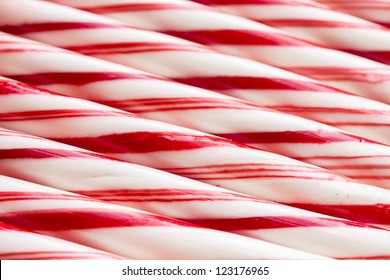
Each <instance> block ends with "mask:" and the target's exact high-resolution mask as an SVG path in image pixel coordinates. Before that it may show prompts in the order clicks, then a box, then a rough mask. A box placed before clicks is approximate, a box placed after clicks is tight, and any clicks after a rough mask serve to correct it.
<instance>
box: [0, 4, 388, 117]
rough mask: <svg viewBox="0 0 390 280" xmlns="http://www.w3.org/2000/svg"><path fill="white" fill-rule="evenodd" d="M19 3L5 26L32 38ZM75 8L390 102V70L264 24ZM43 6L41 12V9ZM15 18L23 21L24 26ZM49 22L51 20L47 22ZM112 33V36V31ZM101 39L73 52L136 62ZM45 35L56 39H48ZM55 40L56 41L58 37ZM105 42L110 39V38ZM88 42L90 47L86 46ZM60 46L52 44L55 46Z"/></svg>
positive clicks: (119, 8) (132, 9)
mask: <svg viewBox="0 0 390 280" xmlns="http://www.w3.org/2000/svg"><path fill="white" fill-rule="evenodd" d="M17 2H18V1H14V2H12V3H13V4H5V3H3V6H6V7H5V8H3V10H4V11H3V13H4V14H7V15H8V18H9V19H4V17H2V21H5V22H8V23H10V25H9V26H6V27H5V29H4V30H5V31H7V30H8V31H11V32H19V33H20V34H23V33H24V32H25V33H29V32H32V30H33V29H34V26H32V27H31V25H33V23H34V22H37V20H38V16H37V15H36V14H34V15H31V13H25V14H26V15H24V14H23V13H20V12H19V9H18V7H17V6H18V4H17ZM74 2H75V1H71V0H62V1H61V3H65V4H68V3H70V4H71V5H73V4H75V6H76V7H80V8H85V9H86V10H89V11H92V12H97V13H99V12H101V13H102V14H104V15H106V16H110V17H114V18H116V19H119V20H122V21H124V22H127V23H128V24H130V25H131V26H136V27H140V28H146V29H151V30H155V31H159V32H164V33H168V34H171V35H175V36H178V37H181V38H184V39H188V40H192V41H195V42H198V43H202V44H205V45H208V46H209V47H212V48H214V49H217V50H220V51H223V52H226V53H229V54H233V55H238V56H243V57H246V58H249V59H253V60H257V61H259V62H263V63H267V64H270V65H273V66H277V67H280V68H283V69H286V70H289V71H292V72H296V73H298V74H302V75H306V76H309V77H311V78H314V79H316V80H319V81H321V82H323V83H327V84H329V85H332V86H335V87H338V88H340V89H343V90H348V91H350V92H353V93H355V94H358V95H362V96H365V97H369V98H374V99H377V100H380V101H383V102H387V103H389V102H390V97H389V94H388V91H389V89H390V68H389V67H388V66H386V65H384V64H380V63H377V62H374V61H370V60H367V59H363V58H361V57H358V56H353V55H350V54H347V53H344V52H340V51H336V50H331V49H327V48H323V47H320V46H319V45H317V44H312V43H310V42H308V41H304V40H301V39H298V38H296V37H292V36H290V35H288V34H286V33H282V32H281V30H278V29H275V28H271V27H269V26H266V25H263V24H260V23H257V24H256V22H253V21H249V20H246V19H243V18H239V17H236V16H233V15H229V14H224V13H220V12H218V11H217V10H214V9H211V8H207V7H206V6H202V5H198V4H196V3H191V2H188V1H181V0H153V1H143V0H141V1H140V0H137V1H132V0H127V1H123V0H114V1H111V0H106V1H96V0H87V1H82V2H80V1H77V2H75V3H74ZM244 4H245V1H244ZM12 5H13V6H15V8H14V9H12V7H11V6H12ZM23 5H24V4H23ZM30 5H31V6H36V7H35V9H36V10H38V12H37V13H44V11H45V10H46V9H44V6H46V5H44V3H41V4H33V3H30ZM38 5H39V6H41V7H40V8H38ZM31 8H32V7H31ZM37 8H38V9H37ZM58 12H59V11H58ZM52 14H54V12H53V13H52ZM7 15H5V17H7ZM15 18H20V20H17V19H15ZM41 18H42V17H41ZM41 18H39V19H41ZM44 18H46V17H44ZM23 19H24V20H25V21H24V23H25V22H28V24H23ZM80 19H81V17H80ZM184 19H187V20H184ZM44 21H45V20H44ZM49 21H50V19H48V20H46V21H45V22H49ZM13 23H14V25H13ZM19 24H20V25H19ZM38 28H39V26H37V27H36V29H38ZM60 28H61V27H60V26H57V29H58V30H59V29H60ZM44 31H46V30H44ZM59 32H60V35H58V34H57V36H60V37H61V39H57V40H55V41H60V43H59V44H60V45H61V44H65V45H66V44H68V42H66V41H67V40H64V39H63V37H64V36H67V35H69V33H70V32H66V31H59ZM65 32H66V33H65ZM106 32H107V33H108V31H106ZM61 33H65V34H66V35H61ZM96 33H97V32H95V33H94V34H93V35H91V36H95V37H94V39H95V42H93V40H91V39H89V40H88V39H86V38H85V39H84V38H83V37H82V39H81V41H77V40H78V39H79V38H81V36H77V34H75V35H76V38H75V39H76V41H77V42H78V44H75V45H70V49H73V50H76V51H79V52H82V53H84V54H88V55H94V56H98V57H100V58H104V59H109V60H115V61H116V62H118V63H125V64H126V61H127V60H128V59H130V58H128V59H126V58H125V54H123V53H124V52H126V51H128V52H131V51H129V48H128V49H126V48H125V47H124V44H123V43H122V44H121V42H123V39H121V40H118V42H116V43H114V42H113V41H112V37H111V36H110V39H109V40H107V42H106V43H104V42H103V41H102V40H101V39H97V38H96V37H97V35H96ZM44 34H45V35H46V36H50V34H48V33H44ZM26 35H27V36H29V37H30V38H34V37H36V38H37V39H40V38H43V37H44V36H45V35H40V34H39V33H38V34H36V35H35V36H34V34H31V35H29V34H26ZM51 35H52V36H54V35H55V34H51ZM102 36H103V35H102ZM389 36H390V33H389ZM56 38H57V37H56ZM104 38H107V36H105V37H104ZM83 39H84V41H85V42H89V44H88V43H83ZM53 40H54V39H53ZM69 40H70V39H69ZM382 40H383V39H382ZM55 41H51V43H53V42H55ZM68 46H69V45H68ZM305 98H306V97H305ZM305 98H304V99H305ZM313 99H314V97H313ZM284 105H285V106H286V105H289V104H284ZM286 107H287V108H283V106H281V108H280V109H281V110H291V111H294V109H295V108H294V107H292V108H290V107H288V106H286Z"/></svg>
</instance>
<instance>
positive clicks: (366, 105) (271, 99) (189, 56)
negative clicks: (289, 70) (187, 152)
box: [0, 1, 390, 143]
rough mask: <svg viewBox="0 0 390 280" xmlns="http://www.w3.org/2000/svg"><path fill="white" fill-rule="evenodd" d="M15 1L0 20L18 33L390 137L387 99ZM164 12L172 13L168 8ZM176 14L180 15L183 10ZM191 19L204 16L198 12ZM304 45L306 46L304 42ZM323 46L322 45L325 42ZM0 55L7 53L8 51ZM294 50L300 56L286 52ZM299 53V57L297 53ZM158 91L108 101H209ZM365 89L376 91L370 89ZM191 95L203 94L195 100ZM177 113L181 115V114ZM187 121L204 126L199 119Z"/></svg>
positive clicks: (159, 105)
mask: <svg viewBox="0 0 390 280" xmlns="http://www.w3.org/2000/svg"><path fill="white" fill-rule="evenodd" d="M20 3H22V2H19V1H9V2H7V1H5V2H2V3H1V4H0V7H2V9H0V11H3V13H6V14H7V15H10V17H7V15H4V16H2V17H0V24H1V22H3V23H4V24H11V25H12V24H13V25H12V28H11V29H12V30H13V31H14V32H16V33H18V32H19V33H20V32H22V33H23V32H24V33H25V34H24V35H26V36H29V37H32V38H34V39H38V40H43V41H46V42H48V43H51V44H55V45H59V46H61V47H67V48H70V49H73V50H78V51H81V52H83V53H85V54H91V55H93V56H97V57H100V58H103V59H108V60H111V61H114V62H119V63H122V64H126V65H128V66H135V67H138V68H142V69H144V70H147V71H150V72H154V73H157V74H162V75H166V76H171V77H176V78H177V79H178V80H179V81H183V82H187V83H194V84H195V85H199V86H203V87H206V88H209V89H214V90H218V91H221V92H222V93H225V94H228V95H233V96H237V97H240V98H243V99H247V100H249V101H252V102H255V103H257V104H259V105H262V106H264V107H267V108H272V109H277V110H281V111H285V112H287V113H292V114H296V115H299V116H302V117H307V118H310V119H313V120H316V121H320V122H324V123H327V124H330V125H334V126H337V127H339V128H342V129H346V130H348V131H351V132H354V133H358V134H360V135H362V136H365V137H367V138H371V139H374V140H377V141H380V142H384V143H390V136H389V134H390V129H389V124H390V120H389V119H390V114H389V112H390V110H389V107H387V106H386V105H384V104H380V103H377V102H373V101H370V100H367V99H362V98H358V97H356V96H353V95H348V94H346V93H342V92H340V91H337V90H334V89H331V88H328V87H323V86H321V85H319V84H317V83H315V82H314V81H310V80H307V79H305V80H304V79H302V78H301V77H298V76H294V75H290V74H289V75H288V76H286V74H283V73H285V72H283V71H280V70H277V69H275V68H269V67H268V66H265V65H261V64H256V63H253V62H249V61H244V60H240V59H235V58H233V57H229V56H226V55H222V54H218V53H216V52H211V51H210V50H208V49H207V48H205V47H203V46H201V45H196V44H192V43H190V42H185V41H182V40H178V39H177V40H175V39H174V38H172V37H168V36H163V35H158V34H157V33H152V32H145V31H141V30H134V29H128V28H125V27H123V25H121V26H119V25H118V24H116V23H115V22H113V21H111V20H109V19H105V18H103V17H99V16H93V15H91V14H88V13H82V12H77V11H76V10H74V9H73V10H72V9H66V8H62V7H60V6H56V5H50V4H49V3H37V2H34V1H26V3H25V4H23V6H24V7H26V10H36V12H34V13H28V14H27V13H25V14H24V13H20V11H19V8H18V7H19V5H21V4H20ZM23 3H24V2H23ZM15 4H17V5H15ZM46 5H48V6H46ZM3 6H4V7H3ZM46 7H48V8H46ZM53 7H54V8H53ZM13 8H14V9H15V10H14V9H13ZM0 13H1V12H0ZM57 14H61V19H59V18H58V17H55V18H51V17H53V15H57ZM50 15H51V16H50ZM195 15H198V11H195ZM199 15H202V13H200V14H199ZM228 17H229V16H228ZM146 18H148V19H149V18H152V17H149V16H148V17H146ZM169 18H176V17H175V16H170V17H169ZM210 18H213V17H212V16H211V17H210ZM234 19H235V18H234ZM53 20H54V21H53ZM178 20H179V21H180V18H178ZM26 22H27V23H26ZM180 22H181V21H180ZM191 22H201V20H193V21H191ZM244 22H245V20H244ZM180 24H181V23H180ZM229 24H230V22H229ZM11 25H10V26H11ZM255 25H256V23H255ZM26 28H27V29H28V30H27V31H26ZM5 29H7V28H5ZM8 29H10V28H8ZM45 30H46V31H45ZM47 30H50V31H47ZM274 33H275V32H274ZM4 47H5V48H6V49H5V51H7V50H8V51H9V48H10V46H9V45H5V46H4ZM95 48H97V49H95ZM105 48H108V49H105ZM239 49H240V50H241V49H245V48H241V47H240V48H239ZM283 49H284V48H283ZM287 49H290V48H287ZM294 49H295V48H294ZM303 49H304V53H306V52H307V50H309V49H310V48H306V47H304V48H303ZM30 50H31V49H30ZM83 50H84V51H85V52H84V51H83ZM301 50H302V48H301ZM323 50H324V51H326V49H323ZM299 52H301V51H299ZM309 53H310V52H309ZM4 55H9V52H8V53H6V54H4ZM34 55H39V54H34ZM347 56H348V55H347ZM266 57H269V55H267V56H266ZM280 57H282V56H280ZM291 57H297V56H296V55H291ZM314 57H324V59H325V60H326V61H327V63H328V61H329V60H331V59H329V57H326V56H324V55H320V54H318V53H317V55H314ZM284 60H285V59H283V61H284ZM297 60H298V61H304V60H303V59H299V58H298V57H297ZM334 61H335V59H334ZM340 63H341V64H344V63H345V61H343V60H341V61H340ZM213 64H214V65H213ZM386 67H387V66H386ZM211 68H212V69H211ZM389 69H390V68H389ZM389 73H390V72H389ZM371 76H372V75H371ZM191 77H192V78H191ZM19 78H20V77H19ZM297 79H298V80H297ZM28 81H30V82H33V81H31V80H28ZM173 90H175V92H178V95H176V94H172V93H171V92H172V91H173ZM137 91H138V89H137ZM162 91H165V90H164V88H161V89H160V90H159V92H158V93H157V94H155V95H153V96H151V95H150V94H149V96H148V97H147V98H143V99H142V100H141V98H137V100H132V101H131V102H127V103H125V102H116V101H114V102H112V103H111V104H108V105H111V106H114V107H118V106H121V105H122V106H121V107H120V108H122V109H129V110H132V111H133V112H139V113H144V114H146V116H147V117H153V116H152V114H153V115H156V114H158V115H159V116H161V115H163V114H164V115H166V114H173V112H172V111H170V112H165V111H164V112H162V111H163V110H167V109H169V108H172V107H174V108H178V107H180V108H181V109H182V112H181V113H183V112H185V111H183V110H184V109H186V108H194V107H197V108H202V106H203V107H204V106H210V102H206V100H207V99H205V95H202V96H201V95H200V93H205V92H204V91H202V92H199V91H196V92H195V95H193V93H191V94H188V95H186V93H189V91H190V89H188V88H184V87H180V86H179V85H175V84H171V86H170V88H169V89H168V88H167V89H166V91H167V92H170V94H168V93H165V94H164V96H161V95H162V94H161V92H162ZM149 92H150V91H149ZM193 92H194V91H193ZM370 92H374V91H372V90H370ZM167 95H169V96H167ZM185 95H186V96H185ZM386 95H387V93H386ZM196 96H198V97H199V98H201V100H194V99H193V98H195V97H196ZM208 96H210V95H208ZM162 98H165V99H164V100H163V99H162ZM134 99H135V98H134ZM209 100H210V99H209ZM220 100H221V99H220ZM230 102H232V101H230ZM221 107H223V108H226V109H228V108H229V104H220V108H221ZM233 107H234V106H230V108H229V109H230V110H233V109H234V110H235V111H236V110H237V109H236V108H233ZM156 111H158V112H156ZM192 112H193V110H192ZM157 118H158V116H157ZM196 118H198V117H196ZM193 119H194V118H193V117H191V118H190V120H185V121H184V120H183V117H182V116H180V117H177V116H175V117H174V118H173V119H172V118H170V117H168V118H165V119H162V120H164V121H169V122H174V123H175V124H178V125H184V126H186V125H188V124H193V123H194V121H193ZM229 119H231V118H229ZM180 120H183V121H182V122H180ZM191 128H195V129H203V128H202V127H198V126H192V127H191ZM206 131H207V130H206ZM248 132H249V131H248Z"/></svg>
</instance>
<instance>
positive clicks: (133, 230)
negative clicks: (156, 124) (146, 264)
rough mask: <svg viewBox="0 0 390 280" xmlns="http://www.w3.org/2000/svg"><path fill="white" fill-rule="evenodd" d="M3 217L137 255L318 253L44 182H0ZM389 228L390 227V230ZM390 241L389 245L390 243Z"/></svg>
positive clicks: (201, 256)
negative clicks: (107, 200)
mask: <svg viewBox="0 0 390 280" xmlns="http://www.w3.org/2000/svg"><path fill="white" fill-rule="evenodd" d="M0 193H1V198H2V199H4V198H7V200H2V201H0V221H2V222H6V223H9V224H12V225H16V226H20V227H24V228H27V229H30V230H33V231H35V232H38V233H41V234H46V235H50V236H53V237H57V238H61V239H65V240H68V241H71V242H76V243H79V244H83V245H86V246H89V247H93V248H96V249H100V250H104V251H107V252H111V253H114V254H117V255H120V256H123V257H130V258H135V259H310V258H321V257H320V256H317V255H314V254H309V253H305V252H302V251H299V250H294V249H290V248H287V247H283V246H278V245H275V244H272V243H269V242H265V241H260V240H256V239H253V238H248V237H244V236H240V235H236V234H232V233H226V232H222V231H215V230H211V229H207V228H202V227H197V226H194V225H192V224H189V223H186V222H182V221H179V220H176V219H171V218H167V217H163V216H157V215H155V214H151V213H148V212H144V211H140V210H136V209H133V208H130V207H124V206H119V205H114V204H109V203H103V202H99V201H97V200H93V199H92V198H89V197H86V196H80V195H77V194H73V193H69V192H65V191H60V190H55V189H52V188H48V187H44V186H40V185H32V184H31V185H25V184H18V183H15V184H13V185H12V186H10V185H8V184H2V185H0ZM386 232H388V231H386ZM389 244H390V243H389Z"/></svg>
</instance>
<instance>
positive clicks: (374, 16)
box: [315, 0, 390, 28]
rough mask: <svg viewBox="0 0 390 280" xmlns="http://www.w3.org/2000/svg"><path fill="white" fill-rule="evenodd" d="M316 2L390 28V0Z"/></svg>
mask: <svg viewBox="0 0 390 280" xmlns="http://www.w3.org/2000/svg"><path fill="white" fill-rule="evenodd" d="M315 2H318V3H321V4H324V5H327V6H328V7H330V8H332V9H333V10H338V11H340V12H343V13H347V14H351V15H353V16H356V17H360V18H364V19H366V20H369V21H372V22H374V23H377V24H380V25H383V26H386V27H387V28H390V1H389V0H375V1H373V0H354V1H348V0H315Z"/></svg>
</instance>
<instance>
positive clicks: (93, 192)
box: [0, 130, 390, 259]
mask: <svg viewBox="0 0 390 280" xmlns="http://www.w3.org/2000/svg"><path fill="white" fill-rule="evenodd" d="M0 145H1V153H0V155H2V156H1V157H2V158H1V160H0V167H1V169H2V170H5V173H7V174H11V175H13V176H15V177H18V178H21V179H27V180H33V181H35V182H38V183H42V184H47V185H49V186H51V187H55V188H59V189H66V190H68V191H71V192H72V193H75V192H77V193H81V194H85V195H88V196H91V197H94V198H99V199H103V200H106V201H109V202H112V203H116V204H122V205H124V206H127V207H136V208H139V209H143V210H148V211H153V212H156V213H159V214H166V215H169V216H171V217H174V218H177V219H180V220H185V221H190V222H192V223H196V224H200V225H204V226H208V227H212V228H215V229H219V230H224V231H231V232H234V233H238V234H242V235H247V236H250V237H254V238H257V239H262V240H266V241H269V242H273V243H277V244H279V245H284V246H288V247H294V248H297V249H298V248H300V249H301V250H304V251H308V252H313V253H314V252H316V253H317V254H322V255H326V256H332V257H335V258H340V259H345V258H385V257H390V255H389V254H390V251H388V250H390V247H389V246H388V245H383V246H382V242H384V244H390V242H387V241H386V242H385V240H386V238H390V233H389V232H388V231H386V230H380V229H377V228H374V227H369V226H366V225H364V224H359V223H356V222H350V221H346V220H339V219H336V218H331V217H329V216H323V215H320V214H316V213H313V212H307V211H303V210H299V209H296V208H291V207H287V206H283V205H280V204H275V203H271V202H268V201H264V200H258V199H255V198H252V197H248V196H244V195H240V194H238V193H234V192H229V191H226V190H222V189H220V188H216V187H212V186H208V185H206V184H202V183H199V182H196V181H191V180H188V179H184V178H181V177H178V176H174V175H170V174H167V173H165V174H164V173H162V172H161V171H157V170H151V169H148V168H144V167H141V166H135V165H131V164H128V163H123V162H120V161H115V160H110V159H109V158H107V157H102V156H99V155H97V154H93V153H90V152H87V151H83V150H80V149H76V148H72V147H70V146H66V145H63V144H59V143H55V142H51V141H48V140H44V139H39V138H36V137H32V136H28V135H25V134H20V133H16V132H12V131H7V130H2V135H1V138H0ZM16 147H17V148H16ZM1 169H0V170H1ZM5 186H6V187H7V188H9V189H10V190H12V192H11V195H7V193H5V192H0V193H1V196H2V197H4V198H5V199H7V200H9V197H17V198H18V199H19V197H22V196H23V195H24V197H26V198H30V199H33V198H34V200H37V201H39V200H45V199H50V197H48V195H46V194H45V195H42V191H39V192H36V194H33V193H29V194H28V195H26V191H23V192H20V191H18V190H17V188H16V187H14V186H12V188H11V187H10V186H8V185H5ZM351 187H357V188H358V189H355V192H356V193H358V196H360V197H354V196H349V199H350V201H354V202H353V204H355V205H353V204H352V205H350V207H351V209H350V210H348V207H345V205H343V204H340V207H341V208H339V209H340V212H342V211H343V210H344V211H345V212H348V211H349V212H350V213H351V214H352V213H353V212H354V213H353V215H354V216H355V217H357V216H358V215H359V213H358V212H357V211H356V210H358V209H359V208H360V209H363V208H364V207H361V205H359V203H360V204H361V202H362V201H366V202H368V201H373V202H374V204H373V205H372V207H371V210H369V209H370V207H369V206H368V204H367V205H366V207H365V208H366V211H367V212H368V213H372V211H374V212H375V213H377V214H378V215H377V216H375V217H374V219H370V217H372V216H371V214H369V215H367V216H366V217H365V218H363V217H361V218H363V220H365V221H367V222H379V223H388V216H386V212H388V208H389V194H388V191H385V190H381V189H375V188H364V187H362V186H359V185H356V184H355V185H354V186H351ZM30 189H31V188H30ZM317 190H318V189H317ZM339 191H340V192H339V196H340V194H342V193H344V191H345V190H344V189H343V188H340V189H339ZM359 191H362V192H360V193H359ZM45 192H46V191H45ZM50 192H54V194H53V195H56V196H57V195H58V193H61V192H57V191H54V190H51V191H50ZM289 194H290V193H288V196H291V195H289ZM7 197H8V198H7ZM69 197H70V198H69ZM75 197H76V196H75V195H74V194H73V195H71V194H67V195H66V196H64V197H63V198H61V199H64V200H65V199H68V198H69V199H74V198H75ZM77 199H80V198H77ZM299 199H300V200H302V199H303V197H299ZM317 199H321V198H320V197H317ZM84 200H87V202H88V203H90V202H89V201H90V200H91V199H89V200H88V199H87V198H85V199H84ZM359 201H360V202H359ZM333 202H334V201H333ZM88 203H87V205H88ZM39 204H40V203H39ZM375 204H380V205H381V208H380V207H376V206H375ZM22 205H23V204H22ZM55 205H56V207H58V204H55ZM80 205H82V204H80ZM0 206H2V205H1V204H0ZM84 206H85V204H84ZM343 206H344V207H343ZM328 207H329V208H331V209H333V210H335V209H337V208H338V206H334V205H328ZM1 208H2V207H0V209H1ZM385 208H387V210H386V209H385ZM104 209H106V207H104ZM382 209H384V210H385V211H383V213H384V216H382V217H381V214H380V213H379V212H381V211H382ZM377 210H378V211H377ZM336 211H337V210H336ZM360 214H362V213H360ZM1 219H2V215H0V220H1ZM7 221H8V220H7ZM51 221H53V220H51ZM23 225H24V224H23ZM47 226H50V224H48V225H47ZM53 226H55V225H53ZM385 226H386V225H385ZM286 234H287V235H289V236H290V238H286ZM292 236H293V238H292ZM379 236H384V239H381V238H378V237H379ZM61 237H62V236H61ZM323 244H326V246H323ZM89 246H91V245H90V244H89ZM378 248H380V249H378ZM104 249H105V250H107V248H104ZM387 251H388V252H387ZM386 252H387V253H386ZM117 253H118V252H117Z"/></svg>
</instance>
